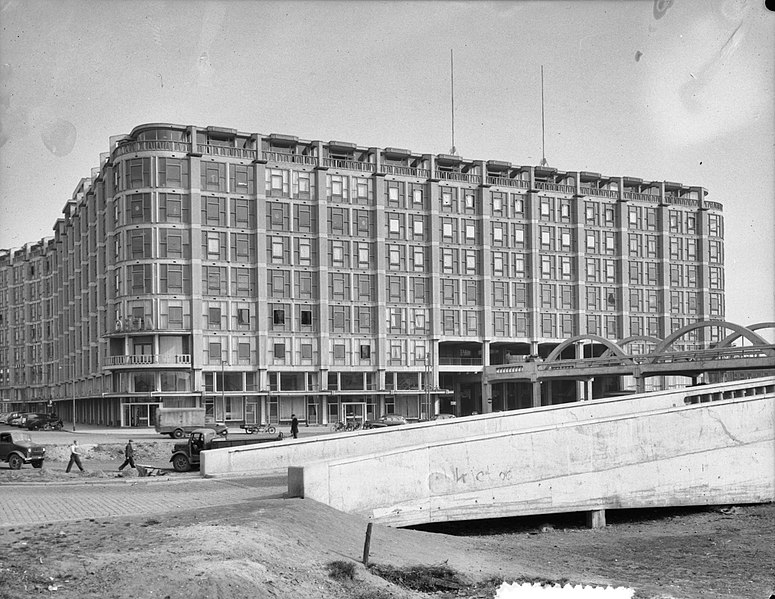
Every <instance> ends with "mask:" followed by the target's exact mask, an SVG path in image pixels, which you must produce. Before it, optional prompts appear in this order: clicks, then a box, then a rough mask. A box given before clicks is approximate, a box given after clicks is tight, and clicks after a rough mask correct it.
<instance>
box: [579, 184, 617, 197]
mask: <svg viewBox="0 0 775 599" xmlns="http://www.w3.org/2000/svg"><path fill="white" fill-rule="evenodd" d="M581 193H582V194H584V195H588V196H599V197H601V198H613V199H615V200H617V199H619V192H618V191H617V190H616V189H600V188H599V187H585V186H583V185H582V186H581Z"/></svg>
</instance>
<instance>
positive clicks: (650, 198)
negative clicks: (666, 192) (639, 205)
mask: <svg viewBox="0 0 775 599" xmlns="http://www.w3.org/2000/svg"><path fill="white" fill-rule="evenodd" d="M624 199H625V200H641V201H642V202H654V203H657V202H659V196H658V195H654V194H651V193H638V192H636V191H625V192H624Z"/></svg>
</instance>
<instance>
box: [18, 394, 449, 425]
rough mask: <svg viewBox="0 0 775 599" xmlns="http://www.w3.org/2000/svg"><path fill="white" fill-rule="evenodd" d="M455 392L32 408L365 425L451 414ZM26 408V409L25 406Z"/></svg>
mask: <svg viewBox="0 0 775 599" xmlns="http://www.w3.org/2000/svg"><path fill="white" fill-rule="evenodd" d="M450 398H451V395H450V394H445V393H443V392H438V391H433V392H428V393H423V392H415V393H381V394H380V393H366V394H363V393H342V392H339V393H333V392H322V393H313V394H294V393H291V392H286V393H278V394H258V393H257V394H244V393H240V394H233V393H223V394H209V393H191V394H183V395H175V394H151V395H148V394H144V395H143V396H132V395H118V394H117V395H111V396H108V395H104V396H102V397H94V398H77V399H75V400H72V399H67V400H64V399H63V400H59V401H54V402H49V403H48V404H46V403H45V402H44V403H43V404H42V405H41V406H34V407H33V406H30V407H29V410H28V411H44V412H45V411H49V412H50V411H55V412H57V414H59V416H60V417H61V418H62V419H63V420H64V421H65V422H72V421H73V411H75V423H76V425H77V424H78V423H81V424H89V425H99V426H107V427H124V428H149V427H150V428H153V427H154V426H155V425H156V412H157V410H158V409H159V408H162V407H164V408H182V407H191V408H205V414H206V416H208V417H211V418H213V419H214V420H215V421H216V422H223V423H225V424H226V425H228V426H230V427H239V426H240V425H242V424H274V425H283V424H288V425H290V422H291V418H292V416H293V415H294V414H295V415H296V417H297V418H298V420H299V422H300V423H301V424H302V426H304V425H307V426H315V425H324V426H327V425H330V424H335V423H337V422H345V423H346V422H353V423H358V422H359V423H361V424H362V423H363V422H365V421H366V420H375V419H377V418H379V417H380V416H383V415H385V414H400V415H402V416H404V417H406V419H407V420H409V421H410V422H412V421H419V420H425V419H428V418H430V417H431V416H432V415H433V414H437V413H439V411H442V412H444V411H447V412H452V408H453V407H454V406H453V405H451V404H454V401H453V400H451V399H450ZM25 411H27V410H25Z"/></svg>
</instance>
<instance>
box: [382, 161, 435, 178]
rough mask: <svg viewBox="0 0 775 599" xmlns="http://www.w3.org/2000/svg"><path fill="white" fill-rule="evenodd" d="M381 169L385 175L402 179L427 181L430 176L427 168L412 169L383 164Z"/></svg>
mask: <svg viewBox="0 0 775 599" xmlns="http://www.w3.org/2000/svg"><path fill="white" fill-rule="evenodd" d="M381 168H382V170H383V172H384V173H385V174H386V175H403V176H404V177H418V178H419V179H427V178H428V177H430V176H431V171H430V170H428V169H427V168H414V167H411V166H398V165H394V164H383V165H382V167H381Z"/></svg>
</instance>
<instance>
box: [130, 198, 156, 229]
mask: <svg viewBox="0 0 775 599" xmlns="http://www.w3.org/2000/svg"><path fill="white" fill-rule="evenodd" d="M127 209H128V215H127V222H128V223H149V222H151V220H152V218H151V194H150V193H135V194H132V195H130V196H129V197H128V198H127Z"/></svg>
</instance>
